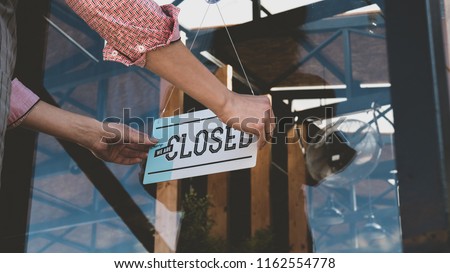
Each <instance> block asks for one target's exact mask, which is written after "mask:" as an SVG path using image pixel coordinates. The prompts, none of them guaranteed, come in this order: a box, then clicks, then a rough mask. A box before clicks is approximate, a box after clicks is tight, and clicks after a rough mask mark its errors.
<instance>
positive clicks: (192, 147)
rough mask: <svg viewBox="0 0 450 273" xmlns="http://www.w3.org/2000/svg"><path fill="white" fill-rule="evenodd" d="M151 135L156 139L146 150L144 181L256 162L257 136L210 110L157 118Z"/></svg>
mask: <svg viewBox="0 0 450 273" xmlns="http://www.w3.org/2000/svg"><path fill="white" fill-rule="evenodd" d="M153 136H154V137H155V138H157V139H159V142H158V144H156V145H155V146H154V147H152V148H151V149H150V151H149V153H148V159H147V165H146V168H145V176H144V184H150V183H156V182H162V181H168V180H173V179H182V178H187V177H194V176H200V175H206V174H212V173H219V172H226V171H232V170H238V169H244V168H251V167H254V166H255V165H256V156H257V145H256V141H257V138H256V136H253V135H249V134H247V133H244V132H241V131H238V130H235V129H232V128H230V127H228V126H226V125H225V124H224V123H223V122H221V121H220V120H219V119H218V118H217V116H216V115H215V114H214V113H213V112H212V111H210V110H202V111H198V112H191V113H187V114H183V115H179V116H173V117H167V118H160V119H157V120H155V122H154V124H153Z"/></svg>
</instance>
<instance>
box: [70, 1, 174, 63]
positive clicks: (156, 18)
mask: <svg viewBox="0 0 450 273" xmlns="http://www.w3.org/2000/svg"><path fill="white" fill-rule="evenodd" d="M66 2H67V4H68V5H69V6H70V7H71V8H72V9H73V10H74V11H75V12H76V13H77V14H78V15H79V16H80V17H81V18H83V20H84V21H85V22H86V23H87V24H88V25H89V26H90V27H91V28H92V29H93V30H95V31H96V32H97V33H98V34H99V35H100V36H101V37H102V38H103V39H105V40H106V42H107V44H106V46H105V48H104V49H103V57H104V59H105V60H109V61H117V62H121V63H123V64H125V65H127V66H129V65H138V66H144V65H145V53H146V52H147V51H151V50H154V49H156V48H158V47H162V46H166V45H168V44H170V43H171V42H173V41H176V40H178V39H180V33H179V28H178V20H177V17H178V13H179V9H178V8H177V7H175V6H174V5H163V6H159V5H158V4H156V3H155V2H154V1H152V0H66Z"/></svg>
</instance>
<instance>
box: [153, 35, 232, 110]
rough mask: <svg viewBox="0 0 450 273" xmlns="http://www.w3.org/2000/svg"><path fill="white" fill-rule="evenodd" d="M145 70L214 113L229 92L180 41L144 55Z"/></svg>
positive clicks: (220, 106) (221, 107)
mask: <svg viewBox="0 0 450 273" xmlns="http://www.w3.org/2000/svg"><path fill="white" fill-rule="evenodd" d="M146 57H147V60H146V66H145V67H146V68H147V69H149V70H151V71H153V72H154V73H156V74H158V75H159V76H161V77H163V78H164V79H166V80H167V81H169V82H171V83H172V84H173V85H175V86H177V87H178V88H180V89H182V90H183V91H184V92H186V93H187V94H188V95H190V96H191V97H193V98H194V99H196V100H197V101H199V102H200V103H202V104H203V105H205V106H206V107H208V108H209V109H211V110H212V111H214V112H216V113H217V111H220V110H221V109H223V107H224V106H225V103H226V101H227V99H228V96H230V95H231V92H229V90H228V89H227V88H226V86H224V85H223V84H222V83H221V82H220V81H219V80H218V79H217V78H216V77H215V76H214V75H213V74H212V73H211V72H210V71H209V70H208V69H207V68H206V67H205V66H204V65H203V64H202V63H200V61H199V60H197V58H195V56H194V55H193V54H192V53H191V52H190V51H189V50H188V49H187V48H186V47H185V46H184V45H183V43H181V42H175V43H172V44H170V45H169V46H167V47H163V48H159V49H157V50H154V51H150V52H147V56H146Z"/></svg>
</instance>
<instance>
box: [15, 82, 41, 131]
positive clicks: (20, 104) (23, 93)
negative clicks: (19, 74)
mask: <svg viewBox="0 0 450 273" xmlns="http://www.w3.org/2000/svg"><path fill="white" fill-rule="evenodd" d="M38 101H39V97H38V96H37V95H36V94H34V93H33V92H32V91H31V90H30V89H28V88H27V87H26V86H25V85H23V84H22V83H21V82H20V81H19V80H18V79H14V80H13V81H12V82H11V98H10V103H9V107H10V109H9V116H8V128H12V127H16V126H19V125H20V124H21V123H22V121H23V120H24V119H25V118H26V116H27V114H28V113H29V112H30V110H31V109H32V108H33V106H35V105H36V103H38Z"/></svg>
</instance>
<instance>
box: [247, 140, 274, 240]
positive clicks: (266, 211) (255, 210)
mask: <svg viewBox="0 0 450 273" xmlns="http://www.w3.org/2000/svg"><path fill="white" fill-rule="evenodd" d="M271 160H272V145H271V144H270V143H267V144H266V145H265V146H264V148H263V149H261V150H259V151H258V159H257V161H256V166H255V167H254V168H252V169H251V172H250V185H251V200H250V206H251V220H250V221H251V234H252V235H254V234H255V233H256V231H257V230H259V229H264V228H268V227H269V226H270V224H271V222H270V221H271V208H270V194H269V192H270V165H271Z"/></svg>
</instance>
